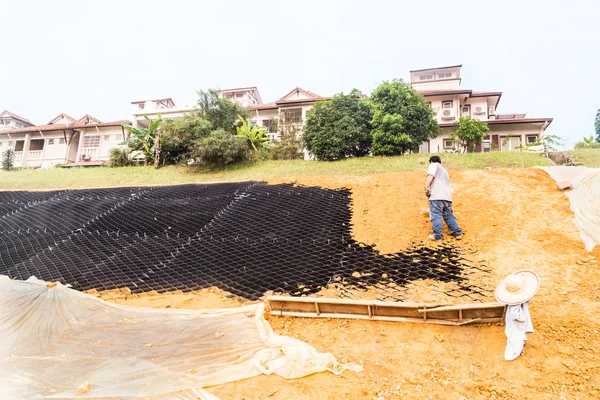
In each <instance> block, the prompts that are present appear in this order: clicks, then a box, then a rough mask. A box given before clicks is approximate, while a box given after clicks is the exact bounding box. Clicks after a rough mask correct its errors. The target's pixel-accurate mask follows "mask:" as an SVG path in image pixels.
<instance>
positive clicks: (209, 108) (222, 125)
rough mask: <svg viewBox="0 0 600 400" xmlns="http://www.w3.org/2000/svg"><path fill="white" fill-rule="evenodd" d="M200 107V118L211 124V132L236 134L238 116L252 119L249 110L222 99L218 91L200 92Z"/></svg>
mask: <svg viewBox="0 0 600 400" xmlns="http://www.w3.org/2000/svg"><path fill="white" fill-rule="evenodd" d="M198 107H199V110H198V116H200V117H202V118H204V119H205V120H207V121H208V122H210V126H211V130H218V129H222V130H225V131H227V132H229V133H231V134H235V133H236V130H235V128H236V126H237V121H238V115H241V116H242V117H244V118H246V119H248V118H250V114H249V113H248V110H246V109H245V108H243V107H242V106H240V105H239V104H237V103H234V102H233V101H231V100H229V99H226V98H224V97H222V96H221V95H220V93H219V91H218V90H216V89H208V90H206V91H204V90H199V91H198Z"/></svg>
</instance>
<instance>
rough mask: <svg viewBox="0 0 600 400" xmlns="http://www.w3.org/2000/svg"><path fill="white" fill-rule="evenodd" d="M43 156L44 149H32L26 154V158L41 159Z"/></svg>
mask: <svg viewBox="0 0 600 400" xmlns="http://www.w3.org/2000/svg"><path fill="white" fill-rule="evenodd" d="M43 156H44V150H33V151H30V152H29V153H28V154H27V160H33V161H35V160H41V159H42V158H43Z"/></svg>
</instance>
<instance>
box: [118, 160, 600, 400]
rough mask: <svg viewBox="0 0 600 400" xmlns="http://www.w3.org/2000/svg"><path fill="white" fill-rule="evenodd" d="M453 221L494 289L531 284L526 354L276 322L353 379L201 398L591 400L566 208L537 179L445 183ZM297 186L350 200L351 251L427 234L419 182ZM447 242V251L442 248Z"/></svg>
mask: <svg viewBox="0 0 600 400" xmlns="http://www.w3.org/2000/svg"><path fill="white" fill-rule="evenodd" d="M450 175H451V181H452V186H453V188H454V194H453V196H454V212H455V216H456V217H457V219H458V222H459V224H460V225H461V227H462V228H463V230H464V231H465V236H464V239H463V243H461V245H462V246H465V247H468V248H470V249H472V250H473V251H474V254H473V257H475V258H476V261H477V262H481V263H485V264H486V265H488V266H489V267H490V268H491V270H492V271H493V273H494V275H495V276H496V277H497V279H498V280H500V279H501V278H502V277H504V276H505V275H508V274H510V273H511V272H514V271H516V270H519V269H531V270H534V271H535V272H537V273H538V275H539V276H540V280H541V289H540V291H539V292H538V294H537V295H536V296H535V298H534V299H533V300H532V301H531V305H530V311H531V314H532V320H533V324H534V328H535V333H533V334H530V335H529V336H528V342H527V344H526V346H525V354H524V355H523V356H521V357H519V358H517V359H516V360H515V361H511V362H507V361H505V360H504V357H503V355H504V348H505V344H506V337H505V334H504V327H503V326H500V325H473V326H463V327H444V326H433V325H423V324H411V323H398V322H376V321H362V320H340V319H331V320H327V319H308V318H293V317H283V318H281V317H274V316H269V317H268V319H269V321H270V323H271V324H272V326H273V329H274V330H275V332H276V333H279V334H282V335H288V336H291V337H295V338H298V339H301V340H304V341H306V342H308V343H310V344H311V345H313V346H314V347H316V348H317V350H319V351H326V352H331V353H333V354H334V355H335V356H336V357H337V358H338V360H339V361H341V362H355V363H360V364H361V365H363V366H364V371H363V372H362V373H353V372H345V373H344V374H343V375H342V376H335V375H333V374H329V373H320V374H315V375H312V376H309V377H305V378H302V379H297V380H293V381H287V380H284V379H282V378H279V377H277V376H259V377H256V378H252V379H248V380H245V381H240V382H234V383H228V384H224V385H220V386H215V387H211V388H208V389H209V390H210V391H211V392H212V393H214V394H215V395H217V396H219V397H220V398H222V399H380V398H382V399H405V398H406V399H447V398H449V399H461V398H464V399H587V398H600V346H598V341H599V340H600V322H599V321H600V247H598V246H597V247H596V248H595V249H594V251H593V252H591V253H589V252H587V251H586V250H585V248H584V245H583V242H582V241H581V239H580V237H579V232H578V230H577V228H576V226H575V225H574V224H573V223H572V222H571V221H572V219H573V214H572V212H571V210H570V208H569V202H568V200H567V198H566V197H565V196H564V194H563V193H561V192H560V191H559V190H558V189H557V188H556V185H555V183H554V181H553V180H552V179H551V178H550V177H549V176H548V175H547V174H546V173H545V172H543V171H542V170H539V169H535V168H533V169H492V170H466V171H451V173H450ZM283 182H286V183H289V182H295V183H298V184H302V185H310V186H321V187H327V188H339V187H346V188H350V189H351V190H352V202H353V224H354V227H353V232H354V237H355V239H356V240H359V241H362V242H364V243H367V244H374V245H375V246H376V248H377V249H378V250H380V251H381V253H382V254H385V253H392V252H397V251H400V250H403V249H405V248H407V247H409V246H410V245H411V244H413V243H415V242H419V241H422V240H423V239H425V238H426V237H427V235H428V234H429V233H430V230H431V225H430V222H429V220H428V216H427V215H426V214H425V213H424V212H423V208H427V201H426V200H427V199H426V197H425V196H424V193H423V184H424V174H423V173H419V172H390V173H381V174H376V175H370V176H359V177H314V176H311V177H297V178H294V179H280V180H275V181H272V182H270V183H283ZM448 240H450V239H448ZM106 298H107V299H110V300H111V301H116V302H119V303H121V304H128V305H133V306H141V307H157V308H166V307H172V308H176V307H180V308H193V309H200V308H220V307H236V306H238V305H239V304H240V303H239V302H237V301H235V300H232V299H230V298H228V297H226V296H225V294H224V293H222V292H220V291H219V290H217V289H215V290H211V289H208V290H205V291H202V292H201V293H197V294H166V295H156V296H145V297H139V298H127V297H125V296H123V297H120V298H119V296H112V295H111V296H106Z"/></svg>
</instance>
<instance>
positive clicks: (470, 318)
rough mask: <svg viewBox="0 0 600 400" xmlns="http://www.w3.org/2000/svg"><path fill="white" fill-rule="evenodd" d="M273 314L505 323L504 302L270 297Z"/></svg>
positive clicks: (402, 320)
mask: <svg viewBox="0 0 600 400" xmlns="http://www.w3.org/2000/svg"><path fill="white" fill-rule="evenodd" d="M267 302H268V303H269V307H270V309H271V315H275V316H281V317H282V316H293V317H307V318H347V319H365V320H372V321H398V322H417V323H426V324H437V325H452V326H460V325H467V324H482V323H497V322H503V321H504V316H505V313H506V306H505V305H504V304H501V303H480V304H460V305H441V304H430V303H404V302H392V301H378V300H348V299H333V298H312V297H292V296H267Z"/></svg>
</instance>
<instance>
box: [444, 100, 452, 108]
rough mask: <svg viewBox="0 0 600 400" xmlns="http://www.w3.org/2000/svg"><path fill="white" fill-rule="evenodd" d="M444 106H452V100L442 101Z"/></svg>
mask: <svg viewBox="0 0 600 400" xmlns="http://www.w3.org/2000/svg"><path fill="white" fill-rule="evenodd" d="M442 108H452V102H451V101H444V102H442Z"/></svg>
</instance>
